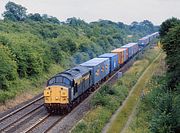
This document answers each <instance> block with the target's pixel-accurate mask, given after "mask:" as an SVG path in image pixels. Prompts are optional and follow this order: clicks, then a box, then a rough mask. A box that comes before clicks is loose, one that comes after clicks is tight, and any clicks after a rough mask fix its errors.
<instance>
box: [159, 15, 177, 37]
mask: <svg viewBox="0 0 180 133" xmlns="http://www.w3.org/2000/svg"><path fill="white" fill-rule="evenodd" d="M178 24H180V20H179V19H177V18H174V17H173V18H171V19H168V20H166V21H164V22H163V23H162V24H161V28H160V29H159V34H160V37H161V38H163V37H164V36H165V35H167V33H168V32H169V30H170V29H171V28H173V27H175V26H176V25H178Z"/></svg>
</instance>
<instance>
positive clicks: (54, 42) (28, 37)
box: [0, 2, 157, 89]
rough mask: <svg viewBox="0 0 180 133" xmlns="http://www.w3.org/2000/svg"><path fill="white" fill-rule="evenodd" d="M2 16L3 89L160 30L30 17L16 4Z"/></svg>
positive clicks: (147, 24)
mask: <svg viewBox="0 0 180 133" xmlns="http://www.w3.org/2000/svg"><path fill="white" fill-rule="evenodd" d="M3 16H4V20H0V46H1V47H0V48H1V53H0V54H2V56H1V58H2V61H1V62H0V71H3V72H2V75H1V77H0V78H1V79H2V80H1V81H0V82H1V83H0V89H5V88H8V85H10V84H9V82H10V81H13V80H15V79H16V78H18V77H19V78H28V79H29V78H35V77H40V76H41V75H42V74H43V73H44V72H49V71H50V70H51V67H52V64H57V65H61V66H62V67H63V68H67V67H71V66H74V65H76V64H79V63H81V62H83V61H86V60H88V59H91V58H93V57H96V56H97V55H100V54H102V53H105V52H110V51H111V50H112V49H114V48H116V47H120V46H121V45H124V44H125V43H128V42H131V41H137V39H138V38H140V37H142V36H144V35H146V34H148V33H150V32H155V31H156V30H157V29H156V27H155V26H153V25H152V23H151V22H149V21H144V22H142V23H139V26H140V27H141V29H140V30H139V29H138V28H137V27H133V29H132V26H129V25H126V24H123V23H122V22H118V23H115V22H112V21H109V20H100V21H98V22H91V23H86V22H85V21H83V20H80V19H77V18H74V17H73V18H69V19H67V21H66V22H60V21H59V20H58V19H57V18H55V17H52V16H48V15H46V14H44V15H40V14H39V13H35V14H32V13H30V14H27V10H26V8H25V7H22V6H21V5H17V4H15V3H13V2H8V4H7V5H6V11H5V12H4V14H3ZM143 27H144V29H143ZM145 27H146V28H145ZM129 36H130V37H129ZM3 49H8V50H6V51H9V52H5V51H4V50H3ZM8 64H9V66H8ZM4 68H6V69H4ZM7 75H8V76H7Z"/></svg>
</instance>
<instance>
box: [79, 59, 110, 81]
mask: <svg viewBox="0 0 180 133" xmlns="http://www.w3.org/2000/svg"><path fill="white" fill-rule="evenodd" d="M80 66H85V67H88V68H89V69H90V70H91V76H92V84H93V85H95V84H97V83H98V82H99V81H101V80H102V79H103V78H105V77H106V76H107V75H108V74H109V73H110V60H109V59H108V58H93V59H91V60H89V61H87V62H84V63H82V64H80Z"/></svg>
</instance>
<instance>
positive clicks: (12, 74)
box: [0, 45, 17, 89]
mask: <svg viewBox="0 0 180 133" xmlns="http://www.w3.org/2000/svg"><path fill="white" fill-rule="evenodd" d="M16 78H17V64H16V62H15V61H14V57H13V55H12V53H11V51H10V50H9V49H8V48H7V47H5V46H3V45H0V89H7V88H8V86H9V85H10V81H13V80H16Z"/></svg>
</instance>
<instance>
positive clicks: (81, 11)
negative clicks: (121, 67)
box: [0, 0, 180, 25]
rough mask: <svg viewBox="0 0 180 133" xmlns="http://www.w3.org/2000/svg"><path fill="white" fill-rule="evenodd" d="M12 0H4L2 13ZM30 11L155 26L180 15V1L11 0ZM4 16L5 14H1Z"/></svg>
mask: <svg viewBox="0 0 180 133" xmlns="http://www.w3.org/2000/svg"><path fill="white" fill-rule="evenodd" d="M8 1H9V0H0V14H2V13H3V12H4V10H5V5H6V3H7V2H8ZM11 1H12V2H15V3H17V4H20V5H22V6H24V7H26V8H27V11H28V13H40V14H48V15H50V16H54V17H57V18H58V19H59V20H60V21H65V20H66V19H67V18H70V17H77V18H80V19H82V20H84V21H86V22H92V21H97V20H99V19H107V20H111V21H114V22H123V23H126V24H130V23H131V22H133V21H138V22H140V21H143V20H150V21H151V22H153V23H154V24H155V25H160V24H161V23H162V22H163V21H165V20H166V19H168V18H171V17H177V18H180V0H11ZM0 18H2V16H0Z"/></svg>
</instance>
